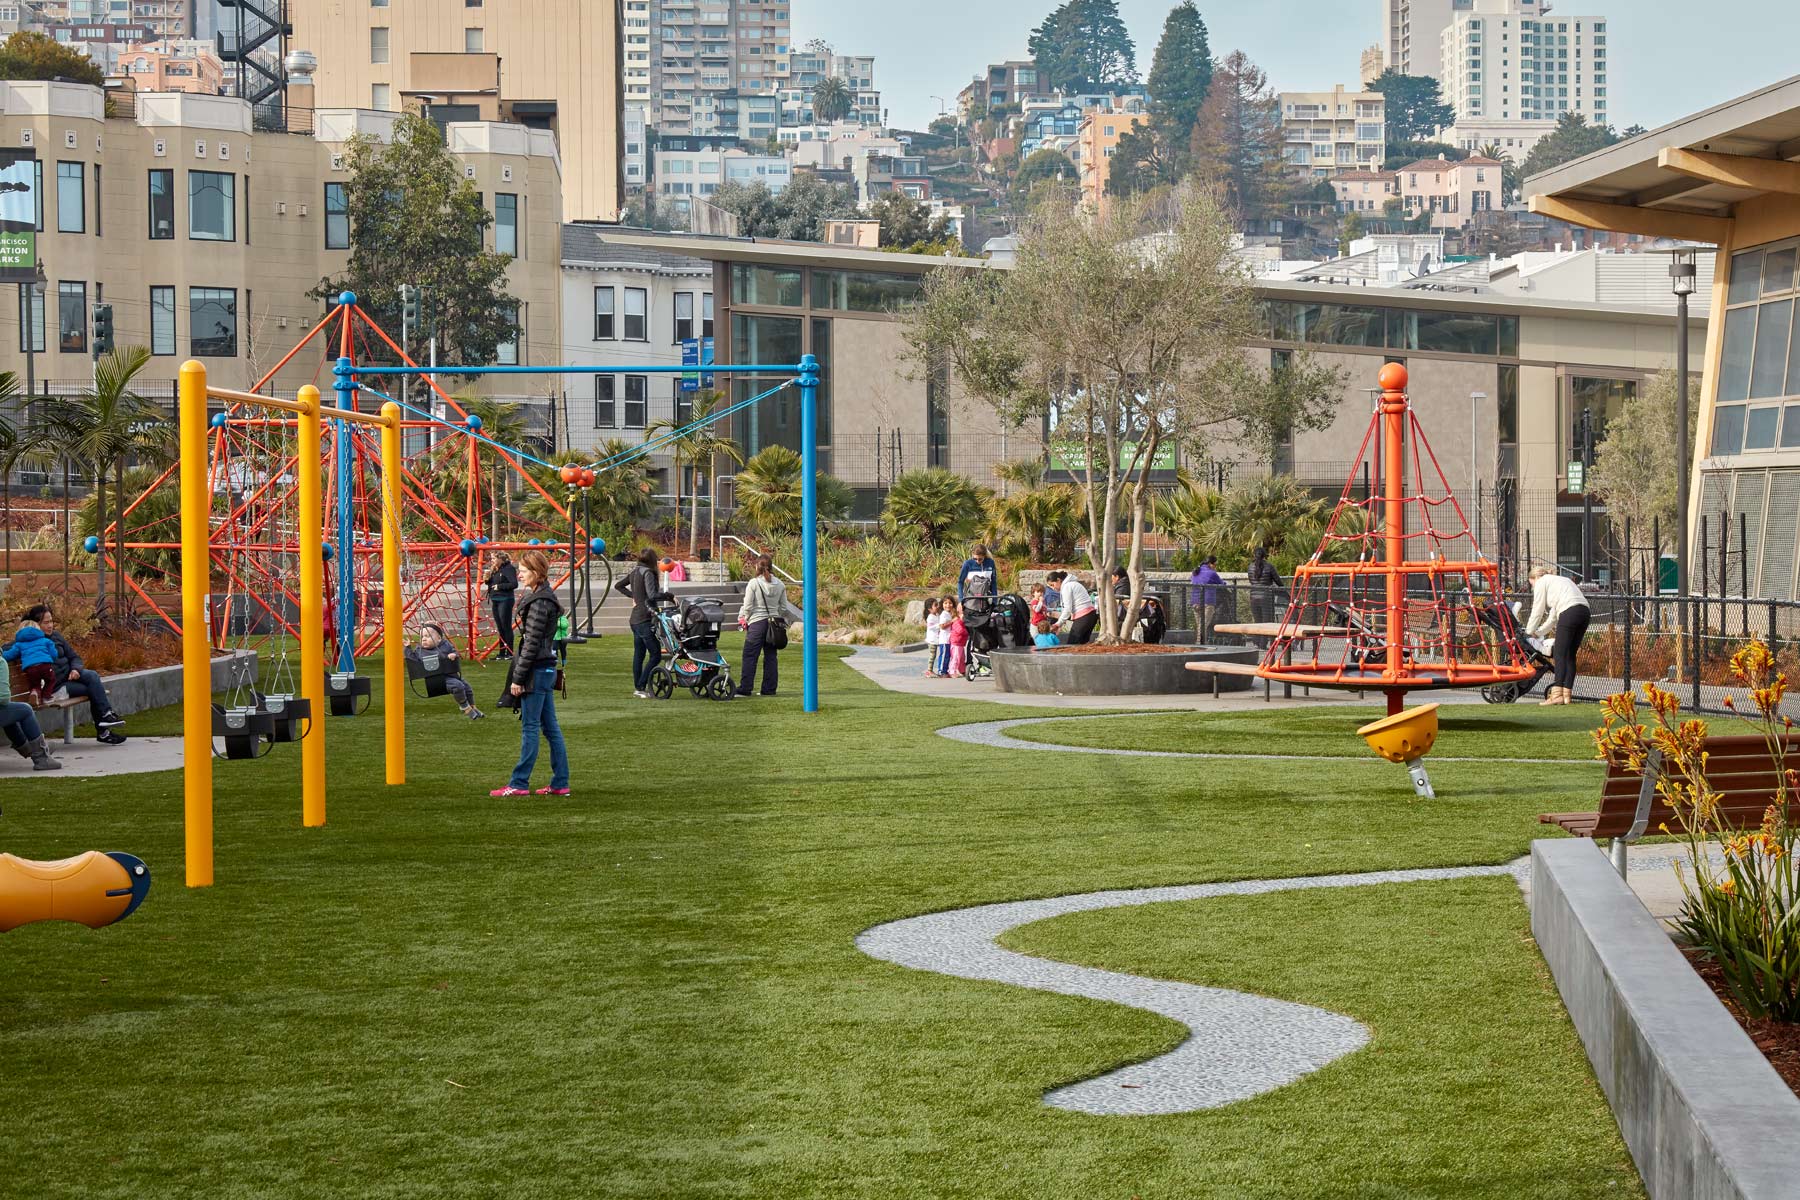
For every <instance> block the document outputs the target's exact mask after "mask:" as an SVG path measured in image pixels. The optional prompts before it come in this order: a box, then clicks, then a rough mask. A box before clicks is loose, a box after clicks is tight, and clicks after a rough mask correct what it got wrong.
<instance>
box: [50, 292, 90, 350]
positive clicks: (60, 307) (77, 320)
mask: <svg viewBox="0 0 1800 1200" xmlns="http://www.w3.org/2000/svg"><path fill="white" fill-rule="evenodd" d="M56 348H57V349H58V350H61V351H62V352H63V353H64V354H85V353H87V284H85V283H59V284H57V285H56Z"/></svg>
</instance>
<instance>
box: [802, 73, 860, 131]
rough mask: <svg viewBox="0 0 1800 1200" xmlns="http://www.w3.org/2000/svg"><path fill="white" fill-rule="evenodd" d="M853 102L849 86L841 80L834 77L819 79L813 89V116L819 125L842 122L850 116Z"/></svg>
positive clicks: (854, 99)
mask: <svg viewBox="0 0 1800 1200" xmlns="http://www.w3.org/2000/svg"><path fill="white" fill-rule="evenodd" d="M855 101H856V98H855V97H854V96H852V95H851V94H850V85H849V84H847V83H845V82H844V81H843V80H842V79H839V78H838V77H837V76H835V75H833V76H831V77H830V78H828V79H821V80H820V81H819V82H818V85H817V86H816V87H814V88H813V95H812V106H813V116H814V118H816V119H817V120H818V122H819V123H820V124H821V125H829V124H831V123H832V122H833V121H842V120H844V119H845V118H847V117H848V116H849V115H850V109H851V106H852V105H853V104H854V103H855Z"/></svg>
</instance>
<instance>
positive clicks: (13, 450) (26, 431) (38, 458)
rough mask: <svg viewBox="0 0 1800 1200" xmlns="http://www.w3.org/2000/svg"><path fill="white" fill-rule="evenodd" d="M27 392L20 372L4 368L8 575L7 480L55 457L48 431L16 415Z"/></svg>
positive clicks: (1, 441)
mask: <svg viewBox="0 0 1800 1200" xmlns="http://www.w3.org/2000/svg"><path fill="white" fill-rule="evenodd" d="M23 393H24V388H22V387H21V386H20V385H19V377H18V376H17V375H15V374H14V373H13V372H11V371H0V498H3V502H4V505H5V509H4V511H5V517H4V522H3V524H0V531H4V532H5V534H6V564H5V571H6V574H7V577H8V578H11V577H12V573H13V572H12V536H11V535H12V488H10V487H7V486H4V481H5V480H9V479H11V478H12V473H13V472H14V471H15V470H17V469H18V468H19V466H20V465H21V464H26V463H29V464H33V465H37V464H43V463H48V462H49V460H50V459H51V458H53V457H54V454H53V453H52V452H51V449H50V446H49V444H48V443H49V439H48V438H47V437H46V436H45V431H44V430H42V429H33V428H31V427H30V426H29V425H26V424H24V423H22V422H20V421H19V420H17V419H16V418H15V417H14V416H13V415H12V414H14V413H17V412H18V410H19V407H20V398H21V396H22V395H23ZM21 415H22V414H21Z"/></svg>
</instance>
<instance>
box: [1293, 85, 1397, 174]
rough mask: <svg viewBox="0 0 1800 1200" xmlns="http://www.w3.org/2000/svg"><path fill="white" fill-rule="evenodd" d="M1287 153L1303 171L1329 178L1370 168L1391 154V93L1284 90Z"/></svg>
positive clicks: (1341, 90)
mask: <svg viewBox="0 0 1800 1200" xmlns="http://www.w3.org/2000/svg"><path fill="white" fill-rule="evenodd" d="M1280 102H1281V133H1282V157H1283V159H1284V160H1285V161H1286V162H1287V164H1288V165H1289V166H1290V167H1292V168H1294V169H1295V170H1297V171H1301V172H1305V173H1307V174H1309V175H1311V176H1312V177H1313V178H1315V179H1329V178H1330V177H1331V176H1333V175H1335V174H1337V173H1338V172H1340V171H1368V170H1373V169H1375V168H1377V167H1379V166H1380V165H1381V160H1382V158H1383V157H1384V156H1385V155H1386V154H1387V99H1386V97H1384V96H1383V95H1382V94H1381V93H1380V92H1358V91H1350V90H1348V89H1346V88H1345V87H1344V85H1343V84H1341V83H1340V84H1338V85H1337V86H1336V87H1334V88H1332V89H1331V90H1330V91H1329V92H1282V93H1281V95H1280Z"/></svg>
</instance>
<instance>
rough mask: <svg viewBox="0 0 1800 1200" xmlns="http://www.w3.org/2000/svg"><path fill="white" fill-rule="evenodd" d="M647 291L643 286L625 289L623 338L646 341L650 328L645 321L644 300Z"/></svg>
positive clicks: (647, 294) (630, 340) (631, 340)
mask: <svg viewBox="0 0 1800 1200" xmlns="http://www.w3.org/2000/svg"><path fill="white" fill-rule="evenodd" d="M648 296H649V293H648V292H646V291H645V290H644V289H643V288H626V289H625V340H626V341H628V342H647V341H649V340H650V330H649V326H648V323H647V322H646V321H645V312H646V307H645V301H646V299H647V298H648Z"/></svg>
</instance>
